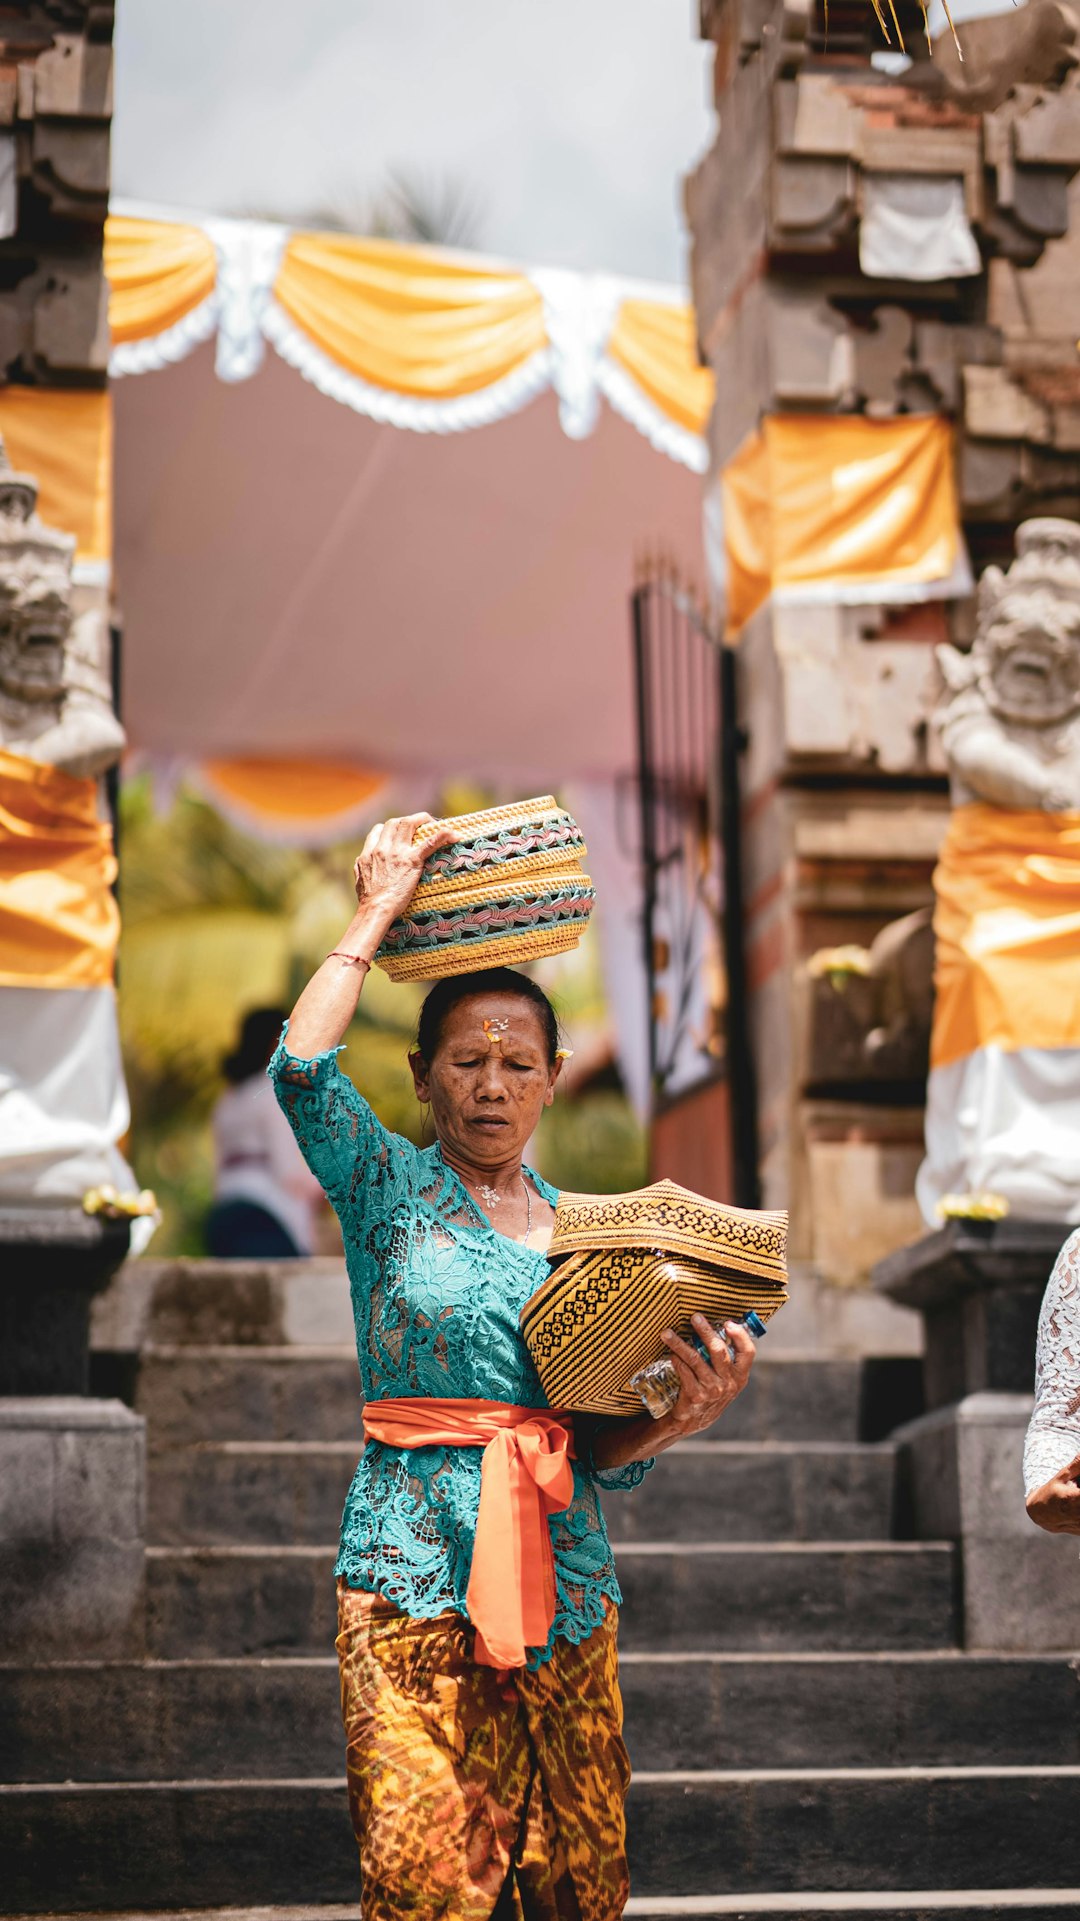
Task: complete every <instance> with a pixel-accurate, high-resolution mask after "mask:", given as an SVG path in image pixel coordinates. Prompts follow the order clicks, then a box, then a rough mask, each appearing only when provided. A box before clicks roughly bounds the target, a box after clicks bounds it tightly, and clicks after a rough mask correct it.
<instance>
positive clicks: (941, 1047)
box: [931, 802, 1080, 1067]
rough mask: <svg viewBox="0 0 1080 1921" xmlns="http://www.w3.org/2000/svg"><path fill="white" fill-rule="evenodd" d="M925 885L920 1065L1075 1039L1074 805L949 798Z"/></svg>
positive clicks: (1078, 848)
mask: <svg viewBox="0 0 1080 1921" xmlns="http://www.w3.org/2000/svg"><path fill="white" fill-rule="evenodd" d="M934 890H935V894H936V900H937V905H936V907H935V911H934V932H935V935H936V961H935V988H936V995H935V1002H934V1027H933V1039H932V1043H931V1066H933V1067H944V1066H946V1065H948V1063H949V1062H950V1061H956V1060H963V1059H964V1058H965V1057H966V1056H967V1055H969V1054H973V1053H975V1051H976V1050H977V1049H978V1048H980V1047H989V1046H996V1047H1000V1048H1003V1049H1004V1050H1005V1051H1006V1052H1008V1053H1014V1052H1016V1051H1017V1050H1018V1049H1019V1048H1023V1047H1033V1048H1034V1047H1038V1048H1054V1047H1080V814H1077V813H1070V814H1046V813H1042V812H1041V811H1039V810H1037V809H1030V810H1028V809H1012V808H1005V807H989V806H984V805H983V804H982V803H978V802H976V803H973V804H971V805H970V806H966V807H957V808H955V809H954V811H953V815H952V818H951V820H950V822H949V827H948V831H947V833H946V835H945V840H944V842H943V844H942V848H941V853H940V856H939V858H938V866H937V870H936V872H935V875H934Z"/></svg>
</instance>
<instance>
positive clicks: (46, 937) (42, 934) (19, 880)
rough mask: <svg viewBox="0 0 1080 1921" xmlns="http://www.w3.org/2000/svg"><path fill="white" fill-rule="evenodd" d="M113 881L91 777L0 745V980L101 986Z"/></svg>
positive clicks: (106, 967)
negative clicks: (10, 751)
mask: <svg viewBox="0 0 1080 1921" xmlns="http://www.w3.org/2000/svg"><path fill="white" fill-rule="evenodd" d="M115 879H116V860H115V857H114V855H113V848H112V830H111V828H110V827H109V824H108V822H107V821H103V820H99V818H98V813H97V782H96V781H94V780H76V779H75V778H73V776H72V775H70V774H61V773H59V772H58V771H57V770H56V768H55V767H41V766H39V765H38V763H37V762H36V761H33V760H26V759H24V757H23V756H22V755H21V754H8V753H4V752H3V751H0V986H2V987H104V986H107V985H109V984H110V983H111V981H112V978H113V968H114V962H115V958H116V943H117V938H118V936H119V932H120V916H119V913H118V911H117V906H116V901H115V899H114V898H113V894H112V883H113V881H114V880H115Z"/></svg>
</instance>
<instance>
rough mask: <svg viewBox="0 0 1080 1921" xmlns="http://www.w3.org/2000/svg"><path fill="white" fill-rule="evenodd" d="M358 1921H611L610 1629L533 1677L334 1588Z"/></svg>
mask: <svg viewBox="0 0 1080 1921" xmlns="http://www.w3.org/2000/svg"><path fill="white" fill-rule="evenodd" d="M338 1626H339V1633H338V1638H337V1651H338V1660H339V1663H340V1668H341V1707H342V1718H343V1720H344V1723H345V1737H346V1762H347V1770H348V1782H349V1807H350V1812H351V1814H352V1821H353V1828H354V1830H355V1833H356V1838H357V1843H358V1845H359V1849H360V1872H361V1881H362V1892H361V1914H362V1916H363V1921H404V1917H406V1916H408V1917H410V1918H411V1921H420V1917H422V1918H423V1921H617V1917H618V1916H620V1915H621V1914H622V1912H623V1909H624V1907H625V1904H626V1899H627V1894H628V1892H629V1882H628V1878H627V1871H626V1849H625V1822H624V1817H623V1802H624V1798H625V1794H626V1788H627V1784H628V1782H629V1778H630V1764H629V1761H628V1758H627V1754H626V1749H625V1747H624V1745H623V1739H622V1700H621V1697H620V1694H619V1682H618V1661H617V1655H616V1648H615V1629H616V1615H615V1610H614V1609H613V1608H609V1610H608V1614H607V1618H606V1619H605V1621H604V1622H603V1624H602V1625H601V1626H600V1627H598V1628H595V1629H594V1630H593V1632H592V1634H591V1635H590V1636H589V1638H588V1639H587V1640H585V1641H582V1642H581V1643H580V1645H577V1646H575V1645H574V1643H573V1642H570V1641H565V1640H561V1639H560V1640H558V1641H557V1642H556V1643H555V1651H554V1654H553V1656H552V1658H551V1659H550V1660H549V1661H545V1662H544V1663H543V1664H542V1665H541V1666H540V1667H539V1668H536V1669H529V1668H518V1669H514V1670H510V1671H504V1670H499V1669H496V1668H493V1667H488V1666H483V1665H481V1664H478V1663H477V1662H476V1661H475V1660H474V1659H473V1639H474V1630H473V1629H472V1628H471V1627H470V1626H469V1624H468V1623H467V1622H466V1621H464V1620H463V1619H462V1617H461V1616H460V1615H457V1614H451V1613H447V1614H441V1615H439V1616H438V1617H437V1618H436V1619H435V1620H433V1621H421V1620H414V1619H413V1618H412V1617H411V1616H409V1615H407V1614H403V1613H401V1612H400V1611H399V1610H398V1609H397V1608H396V1607H394V1605H393V1603H392V1602H390V1601H388V1600H387V1599H386V1598H385V1597H384V1596H382V1595H378V1594H367V1593H364V1592H362V1591H361V1590H360V1589H357V1588H350V1587H349V1586H348V1585H347V1584H346V1583H345V1582H344V1581H339V1583H338Z"/></svg>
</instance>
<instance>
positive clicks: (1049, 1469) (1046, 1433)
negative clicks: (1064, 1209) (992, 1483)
mask: <svg viewBox="0 0 1080 1921" xmlns="http://www.w3.org/2000/svg"><path fill="white" fill-rule="evenodd" d="M1078 1454H1080V1229H1077V1231H1076V1233H1075V1234H1070V1236H1069V1238H1068V1240H1067V1241H1066V1243H1065V1245H1064V1247H1063V1248H1062V1250H1061V1253H1060V1254H1059V1255H1058V1257H1057V1260H1056V1262H1055V1263H1054V1271H1053V1273H1052V1274H1051V1276H1050V1279H1049V1282H1048V1283H1047V1288H1046V1293H1045V1294H1044V1295H1043V1304H1042V1312H1041V1313H1040V1315H1039V1339H1038V1347H1037V1349H1036V1357H1035V1411H1034V1413H1033V1414H1032V1416H1031V1425H1030V1427H1029V1428H1028V1431H1027V1441H1026V1443H1025V1446H1024V1492H1025V1494H1032V1493H1034V1491H1035V1489H1036V1488H1037V1487H1045V1485H1046V1483H1047V1481H1049V1480H1052V1479H1053V1477H1054V1475H1055V1474H1059V1473H1060V1472H1061V1469H1062V1468H1063V1467H1067V1466H1068V1464H1069V1462H1070V1461H1072V1460H1075V1458H1076V1456H1077V1455H1078Z"/></svg>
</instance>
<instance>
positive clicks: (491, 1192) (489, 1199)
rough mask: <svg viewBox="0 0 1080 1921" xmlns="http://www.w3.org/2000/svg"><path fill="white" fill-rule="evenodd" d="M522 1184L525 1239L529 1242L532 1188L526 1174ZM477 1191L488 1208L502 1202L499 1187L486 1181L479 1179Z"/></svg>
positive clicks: (522, 1178) (522, 1177)
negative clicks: (523, 1190) (489, 1184)
mask: <svg viewBox="0 0 1080 1921" xmlns="http://www.w3.org/2000/svg"><path fill="white" fill-rule="evenodd" d="M521 1185H522V1187H523V1188H524V1189H525V1208H526V1214H525V1241H526V1244H527V1243H528V1239H529V1235H530V1234H531V1233H532V1189H531V1187H530V1186H529V1183H528V1181H527V1180H526V1179H525V1176H524V1174H522V1176H521ZM476 1191H477V1193H478V1194H479V1196H480V1199H481V1200H482V1201H483V1203H484V1206H485V1207H486V1208H489V1209H490V1208H492V1207H498V1206H499V1205H500V1204H501V1202H502V1195H501V1194H500V1193H499V1191H498V1188H495V1187H489V1186H488V1185H487V1182H486V1181H478V1182H477V1184H476Z"/></svg>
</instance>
